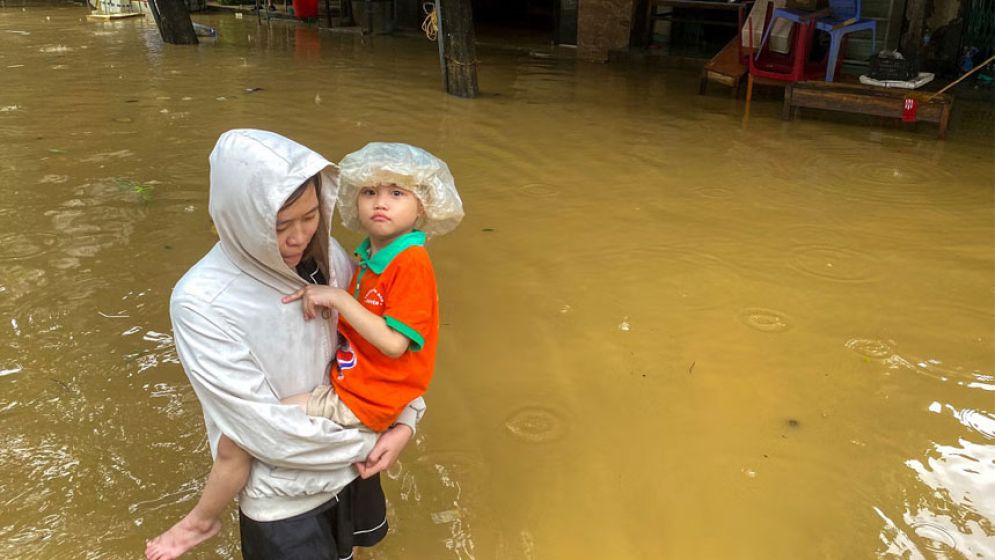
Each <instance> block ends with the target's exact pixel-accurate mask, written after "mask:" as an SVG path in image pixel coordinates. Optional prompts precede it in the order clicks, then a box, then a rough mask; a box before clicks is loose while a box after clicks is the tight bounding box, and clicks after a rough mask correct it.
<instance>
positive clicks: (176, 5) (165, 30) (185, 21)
mask: <svg viewBox="0 0 995 560" xmlns="http://www.w3.org/2000/svg"><path fill="white" fill-rule="evenodd" d="M149 10H150V11H151V12H152V17H153V18H155V24H156V25H157V26H158V27H159V35H160V36H162V40H163V41H165V42H167V43H171V44H173V45H196V44H197V33H196V32H194V30H193V22H192V21H191V20H190V12H189V11H188V10H187V3H186V0H149Z"/></svg>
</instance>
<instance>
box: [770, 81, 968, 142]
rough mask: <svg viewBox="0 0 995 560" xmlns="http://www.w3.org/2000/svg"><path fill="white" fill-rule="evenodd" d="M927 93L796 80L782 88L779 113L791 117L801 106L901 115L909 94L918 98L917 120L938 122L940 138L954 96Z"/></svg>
mask: <svg viewBox="0 0 995 560" xmlns="http://www.w3.org/2000/svg"><path fill="white" fill-rule="evenodd" d="M930 95H932V94H930V93H929V92H918V91H914V90H908V89H898V88H881V87H874V86H866V85H864V84H847V83H839V82H797V83H794V84H789V85H788V86H787V88H785V90H784V110H783V112H782V116H783V118H784V119H785V120H791V118H792V117H798V116H799V115H800V112H801V108H803V107H804V108H810V109H824V110H828V111H842V112H845V113H857V114H861V115H872V116H876V117H890V118H896V119H900V118H902V110H903V108H904V106H905V99H906V98H912V99H915V100H917V101H918V102H919V109H918V111H917V113H916V120H917V121H926V122H933V123H937V124H938V125H939V127H940V129H939V137H940V139H941V140H942V139H945V138H946V137H947V126H948V125H949V124H950V109H951V107H952V106H953V103H954V98H953V96H951V95H947V94H941V95H937V96H936V97H933V98H932V99H929V100H928V101H927V98H929V97H930Z"/></svg>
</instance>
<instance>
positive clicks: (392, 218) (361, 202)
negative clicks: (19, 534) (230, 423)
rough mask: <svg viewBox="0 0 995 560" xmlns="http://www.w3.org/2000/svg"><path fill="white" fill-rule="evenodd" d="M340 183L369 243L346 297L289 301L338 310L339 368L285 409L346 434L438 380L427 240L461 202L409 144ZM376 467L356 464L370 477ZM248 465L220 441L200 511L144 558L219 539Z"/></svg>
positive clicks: (342, 204)
mask: <svg viewBox="0 0 995 560" xmlns="http://www.w3.org/2000/svg"><path fill="white" fill-rule="evenodd" d="M339 182H340V184H339V197H338V202H337V204H338V209H339V213H340V214H341V217H342V222H343V224H344V225H345V226H346V227H348V228H349V229H352V230H357V231H361V232H364V233H366V235H367V238H366V239H365V240H364V241H363V243H362V244H361V245H360V246H359V248H358V249H356V256H357V257H358V259H359V265H358V267H357V268H356V271H355V273H354V274H353V278H352V280H351V281H350V284H349V286H350V290H349V291H348V292H347V291H345V290H342V289H339V288H335V287H332V286H328V285H324V284H320V283H319V284H310V285H308V286H306V287H304V288H302V289H300V290H298V291H297V292H295V293H293V294H291V295H289V296H287V297H284V298H283V302H284V303H291V302H294V301H297V300H300V301H301V303H302V307H303V310H304V316H305V318H306V319H309V320H310V319H313V318H315V317H317V316H319V315H322V313H321V309H319V308H324V309H334V310H337V311H338V312H339V323H338V336H339V346H338V352H337V354H336V360H335V361H336V363H334V364H332V367H331V371H330V375H329V377H330V384H329V385H323V386H319V387H316V388H315V389H314V390H313V391H311V393H308V394H301V395H294V396H291V397H288V398H286V399H284V400H283V401H282V402H283V403H284V404H290V405H298V406H301V407H303V408H304V409H305V410H306V411H307V414H308V415H311V416H323V417H326V418H329V419H331V420H332V421H334V422H335V423H337V424H340V425H342V426H344V427H359V428H362V429H369V430H372V431H374V432H382V431H384V430H386V429H388V428H389V427H390V426H391V425H392V424H393V423H394V422H395V420H396V419H397V417H398V415H399V414H400V412H401V411H402V410H403V409H404V407H405V406H406V405H407V404H408V403H409V402H411V401H412V400H413V399H415V398H417V397H418V396H421V395H422V394H423V393H424V392H425V390H426V389H427V388H428V385H429V381H430V380H431V378H432V372H433V368H434V366H435V348H436V341H437V338H438V331H439V319H438V295H437V292H436V284H435V274H434V272H433V270H432V263H431V261H430V260H429V257H428V252H427V251H426V250H425V242H426V240H427V238H428V236H435V235H442V234H445V233H448V232H449V231H452V229H453V228H455V227H456V226H457V225H458V224H459V222H460V220H461V219H462V218H463V204H462V201H461V200H460V197H459V194H458V193H457V191H456V185H455V182H454V180H453V176H452V174H451V173H450V172H449V168H448V167H447V166H446V164H445V162H443V161H442V160H440V159H438V158H436V157H435V156H433V155H432V154H430V153H428V152H427V151H425V150H422V149H420V148H416V147H414V146H409V145H407V144H395V143H379V142H374V143H370V144H367V145H366V146H365V147H363V148H362V149H361V150H359V151H357V152H353V153H351V154H349V155H347V156H346V157H345V158H344V159H343V160H342V162H341V163H340V177H339ZM281 212H282V211H281ZM299 268H300V267H298V269H299ZM372 462H373V458H369V459H367V462H366V463H358V464H357V465H356V468H357V470H358V471H359V474H360V475H361V476H364V478H365V476H366V474H367V471H368V469H369V468H370V467H371V465H372ZM251 463H252V457H251V456H250V455H249V454H248V453H246V452H245V451H244V450H242V449H240V448H239V447H238V446H237V445H235V444H234V443H232V442H231V441H230V440H228V439H227V438H222V440H221V444H219V447H218V453H217V457H216V459H215V463H214V466H213V467H212V469H211V474H210V475H209V477H208V480H207V483H206V485H205V487H204V492H203V494H202V495H201V498H200V500H199V501H198V503H197V505H196V506H195V507H194V509H193V510H192V511H191V512H190V513H189V514H187V516H186V517H184V519H183V520H181V521H180V522H179V523H177V524H176V525H174V526H173V527H172V528H170V529H169V530H168V531H166V532H165V533H163V534H162V535H160V536H159V537H157V538H155V539H153V540H152V541H150V542H149V544H148V546H147V548H146V557H147V558H148V559H149V560H167V559H172V558H176V557H178V556H180V555H181V554H183V553H184V552H186V551H187V550H189V549H190V548H192V547H194V546H196V545H197V544H199V543H200V542H203V541H204V540H207V539H208V538H210V537H212V536H214V535H215V534H216V533H217V532H218V530H219V529H220V526H221V525H220V521H219V517H220V515H221V514H222V513H223V511H224V509H225V508H226V507H227V505H228V504H229V503H230V502H231V501H232V500H233V499H234V498H235V496H236V495H237V494H238V492H239V491H240V490H241V489H242V487H243V486H244V485H245V483H246V481H247V479H248V475H249V470H250V467H251Z"/></svg>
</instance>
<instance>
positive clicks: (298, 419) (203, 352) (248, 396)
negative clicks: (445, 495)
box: [170, 298, 417, 470]
mask: <svg viewBox="0 0 995 560" xmlns="http://www.w3.org/2000/svg"><path fill="white" fill-rule="evenodd" d="M191 299H192V298H191ZM170 314H171V316H172V320H173V333H174V340H175V342H176V350H177V353H178V354H179V357H180V361H181V362H182V363H183V367H184V369H185V370H186V373H187V376H188V377H189V378H190V383H191V385H192V386H193V388H194V391H195V392H196V393H197V397H198V399H200V402H201V405H202V406H203V408H204V416H205V417H206V418H207V419H209V420H210V422H211V423H213V424H214V425H215V426H216V427H217V429H218V431H219V432H220V433H223V434H225V435H226V436H228V437H229V439H231V440H232V441H234V442H235V443H236V444H237V445H238V446H239V447H241V448H242V449H244V450H246V451H247V452H248V453H249V454H251V455H252V456H254V457H256V458H257V459H259V460H260V461H262V462H264V463H267V464H269V465H271V466H276V467H284V468H290V469H303V470H335V469H340V468H345V467H348V466H349V465H351V464H353V463H356V462H359V461H362V460H363V459H365V457H366V455H367V452H368V450H369V449H370V448H371V447H372V445H373V441H372V436H370V435H368V434H363V433H361V432H360V431H359V430H357V429H343V428H342V427H341V426H338V425H337V424H334V423H333V422H331V421H330V420H324V419H311V418H309V417H308V416H307V415H306V414H304V411H302V410H300V408H299V407H294V406H285V405H282V404H280V402H279V399H278V398H277V396H276V395H275V394H274V393H273V391H272V389H271V388H270V385H269V383H268V381H267V379H266V375H265V373H264V372H263V370H262V369H261V367H260V366H259V364H258V362H257V361H256V360H255V356H254V355H253V354H252V352H251V350H250V349H249V348H248V347H247V346H246V345H245V343H244V342H242V341H241V340H237V339H235V338H234V337H232V336H231V335H229V334H228V332H227V331H226V329H225V328H224V327H223V322H222V321H221V320H219V319H217V318H215V317H212V316H210V315H209V313H208V311H206V309H205V305H204V303H203V302H201V301H191V300H188V299H186V298H174V300H173V301H172V302H171V306H170ZM415 416H416V417H417V415H415Z"/></svg>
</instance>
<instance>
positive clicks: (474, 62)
mask: <svg viewBox="0 0 995 560" xmlns="http://www.w3.org/2000/svg"><path fill="white" fill-rule="evenodd" d="M446 62H448V63H450V64H452V65H454V66H476V65H477V64H479V63H480V61H479V60H472V61H470V62H463V61H462V60H456V59H455V58H453V57H451V56H449V55H446Z"/></svg>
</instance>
